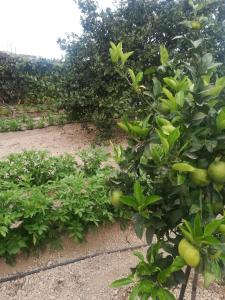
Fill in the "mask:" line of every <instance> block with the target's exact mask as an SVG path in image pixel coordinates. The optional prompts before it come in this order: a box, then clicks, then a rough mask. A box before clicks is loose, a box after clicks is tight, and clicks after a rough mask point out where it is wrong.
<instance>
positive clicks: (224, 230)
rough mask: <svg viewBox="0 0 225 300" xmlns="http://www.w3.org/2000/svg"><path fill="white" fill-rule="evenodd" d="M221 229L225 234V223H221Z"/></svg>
mask: <svg viewBox="0 0 225 300" xmlns="http://www.w3.org/2000/svg"><path fill="white" fill-rule="evenodd" d="M219 231H220V232H221V233H223V234H225V224H221V225H220V226H219Z"/></svg>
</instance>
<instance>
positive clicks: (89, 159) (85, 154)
mask: <svg viewBox="0 0 225 300" xmlns="http://www.w3.org/2000/svg"><path fill="white" fill-rule="evenodd" d="M79 156H80V158H81V159H82V163H83V165H82V169H83V171H84V172H85V173H86V174H87V175H94V174H96V173H97V172H98V171H99V169H100V168H101V164H102V163H103V162H104V161H106V160H107V159H108V154H107V153H106V152H105V151H104V150H103V149H102V148H100V147H98V148H89V149H86V150H82V151H80V152H79Z"/></svg>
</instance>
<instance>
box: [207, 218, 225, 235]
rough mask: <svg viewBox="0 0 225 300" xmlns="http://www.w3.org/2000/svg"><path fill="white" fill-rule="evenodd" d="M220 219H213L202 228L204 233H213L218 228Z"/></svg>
mask: <svg viewBox="0 0 225 300" xmlns="http://www.w3.org/2000/svg"><path fill="white" fill-rule="evenodd" d="M222 221H223V220H213V221H211V222H210V223H209V224H207V225H206V226H205V229H204V235H205V236H210V235H211V234H213V233H214V232H215V231H216V230H217V229H218V227H219V226H220V224H221V223H222Z"/></svg>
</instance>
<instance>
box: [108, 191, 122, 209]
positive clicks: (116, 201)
mask: <svg viewBox="0 0 225 300" xmlns="http://www.w3.org/2000/svg"><path fill="white" fill-rule="evenodd" d="M122 195H123V193H122V192H121V191H120V190H115V191H113V192H112V195H111V203H112V205H113V206H115V207H120V206H121V202H120V198H121V196H122Z"/></svg>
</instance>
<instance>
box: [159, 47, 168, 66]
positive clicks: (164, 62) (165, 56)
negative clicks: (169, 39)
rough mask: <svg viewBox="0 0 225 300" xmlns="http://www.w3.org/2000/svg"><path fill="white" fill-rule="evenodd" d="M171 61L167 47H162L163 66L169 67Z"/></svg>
mask: <svg viewBox="0 0 225 300" xmlns="http://www.w3.org/2000/svg"><path fill="white" fill-rule="evenodd" d="M168 61H169V53H168V51H167V49H166V47H165V46H163V45H161V46H160V62H161V64H162V65H163V66H167V65H168Z"/></svg>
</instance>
